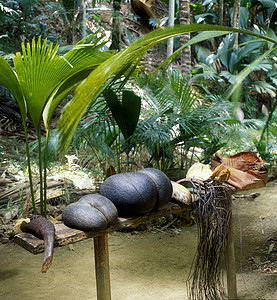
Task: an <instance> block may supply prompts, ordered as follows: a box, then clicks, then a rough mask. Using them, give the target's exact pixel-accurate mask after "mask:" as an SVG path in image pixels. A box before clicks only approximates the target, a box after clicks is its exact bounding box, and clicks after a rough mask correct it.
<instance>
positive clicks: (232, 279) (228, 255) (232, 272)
mask: <svg viewBox="0 0 277 300" xmlns="http://www.w3.org/2000/svg"><path fill="white" fill-rule="evenodd" d="M225 260H226V269H227V289H228V299H229V300H236V299H237V298H238V296H237V278H236V260H235V249H234V237H233V221H232V216H231V218H230V223H229V232H228V236H227V246H226V252H225Z"/></svg>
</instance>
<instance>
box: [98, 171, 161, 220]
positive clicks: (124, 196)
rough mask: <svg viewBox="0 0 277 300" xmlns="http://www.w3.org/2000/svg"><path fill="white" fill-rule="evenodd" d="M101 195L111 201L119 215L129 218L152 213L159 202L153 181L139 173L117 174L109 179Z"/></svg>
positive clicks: (101, 189)
mask: <svg viewBox="0 0 277 300" xmlns="http://www.w3.org/2000/svg"><path fill="white" fill-rule="evenodd" d="M100 194H101V195H103V196H105V197H107V198H108V199H110V200H111V201H112V202H113V203H114V205H115V206H116V208H117V210H118V215H119V216H122V217H129V216H133V215H136V214H143V213H147V212H149V211H151V210H152V209H153V208H154V207H155V205H156V200H157V189H156V186H155V183H154V182H153V180H151V179H149V177H148V176H146V175H145V174H142V173H138V172H127V173H120V174H115V175H112V176H110V177H108V178H107V179H106V180H105V181H104V182H103V183H102V185H101V187H100Z"/></svg>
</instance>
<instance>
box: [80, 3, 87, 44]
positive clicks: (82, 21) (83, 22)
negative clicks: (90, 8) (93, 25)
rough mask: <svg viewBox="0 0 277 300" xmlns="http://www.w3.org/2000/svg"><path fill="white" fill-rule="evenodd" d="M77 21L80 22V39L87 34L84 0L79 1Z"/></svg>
mask: <svg viewBox="0 0 277 300" xmlns="http://www.w3.org/2000/svg"><path fill="white" fill-rule="evenodd" d="M79 22H80V28H79V30H80V33H79V37H80V40H82V39H83V38H85V37H86V36H87V27H86V4H85V1H84V0H81V1H80V6H79Z"/></svg>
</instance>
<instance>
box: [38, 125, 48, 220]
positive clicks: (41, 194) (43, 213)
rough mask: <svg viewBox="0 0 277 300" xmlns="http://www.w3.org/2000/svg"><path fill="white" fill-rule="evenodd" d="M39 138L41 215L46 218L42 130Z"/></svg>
mask: <svg viewBox="0 0 277 300" xmlns="http://www.w3.org/2000/svg"><path fill="white" fill-rule="evenodd" d="M37 137H38V159H39V179H40V180H39V189H40V214H41V215H42V216H44V217H45V216H46V211H44V197H43V170H42V153H41V132H40V129H39V130H38V132H37Z"/></svg>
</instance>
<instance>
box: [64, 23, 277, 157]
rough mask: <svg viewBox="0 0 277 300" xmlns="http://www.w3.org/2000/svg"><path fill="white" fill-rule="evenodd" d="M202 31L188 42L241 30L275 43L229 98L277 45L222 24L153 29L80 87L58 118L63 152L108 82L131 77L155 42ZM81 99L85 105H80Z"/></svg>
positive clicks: (247, 69) (227, 95)
mask: <svg viewBox="0 0 277 300" xmlns="http://www.w3.org/2000/svg"><path fill="white" fill-rule="evenodd" d="M199 31H206V32H204V33H200V34H198V35H197V36H196V37H194V38H192V39H191V40H190V41H189V42H188V43H187V45H191V44H194V43H198V42H201V41H203V40H207V39H210V38H214V37H217V36H220V35H224V34H227V33H230V32H238V33H242V34H249V35H252V36H256V37H258V38H260V39H261V40H266V41H269V42H271V43H272V44H273V45H274V46H273V47H272V48H271V49H270V50H268V51H266V52H265V53H263V54H262V55H261V56H259V57H258V58H257V59H256V60H254V61H253V62H252V63H251V64H249V65H248V66H247V67H245V68H244V69H243V70H242V71H241V72H240V73H239V74H238V75H237V76H236V78H235V82H234V84H233V85H231V86H230V88H228V89H227V90H226V92H225V95H224V96H225V98H226V99H228V98H230V96H231V95H233V94H234V91H238V89H239V87H240V85H241V83H242V82H243V80H244V79H245V78H246V77H247V76H248V75H249V74H250V73H251V72H252V71H253V70H254V69H255V67H256V66H257V65H258V64H259V63H260V62H261V61H262V60H263V59H265V58H266V57H268V56H269V55H270V54H271V53H273V52H274V51H275V50H276V49H277V46H276V40H275V39H274V38H271V37H267V36H262V35H260V34H258V33H254V32H249V31H245V30H239V29H233V28H228V27H222V26H211V25H208V26H207V25H196V24H192V25H183V26H176V27H174V28H166V29H161V30H157V31H155V32H152V33H150V34H148V35H146V36H144V37H142V38H140V39H138V40H136V41H135V42H133V43H132V44H131V45H130V46H129V47H127V48H126V49H124V50H122V51H120V52H119V53H117V54H116V55H114V56H113V57H112V58H111V59H109V60H107V61H105V62H104V63H102V64H101V65H99V66H98V67H97V68H96V69H95V70H94V71H92V72H91V74H90V75H89V76H88V77H87V79H86V80H85V81H84V82H83V84H82V85H80V86H78V87H77V89H76V93H75V96H74V97H73V98H72V100H71V101H70V102H69V103H68V105H67V106H66V107H65V108H64V110H63V113H62V115H61V118H60V119H59V121H58V138H59V144H60V146H61V145H62V147H61V150H62V153H65V151H66V149H67V148H68V146H69V145H70V142H71V140H72V137H73V135H74V132H75V129H76V127H77V125H78V123H79V121H80V119H81V117H82V116H83V114H84V113H85V111H86V109H87V107H88V106H89V105H91V103H94V102H95V99H96V97H97V95H99V93H100V92H101V90H103V89H104V88H106V87H107V86H112V85H113V83H114V82H115V81H116V80H117V79H118V78H120V77H121V76H122V75H123V74H124V75H125V77H124V78H125V81H127V79H128V78H129V77H130V76H131V75H132V74H133V72H134V71H135V70H136V67H137V65H138V63H139V61H140V59H141V58H142V56H143V55H144V54H145V53H146V51H147V50H148V49H150V48H151V47H152V46H154V45H155V44H157V43H159V42H161V41H164V40H166V39H167V38H169V37H174V36H177V35H180V34H183V33H185V32H199ZM179 53H180V50H178V51H176V52H175V53H174V54H173V57H172V58H170V59H173V58H175V57H176V56H177V55H178V54H179ZM170 59H169V60H166V61H165V62H164V64H167V63H168V62H169V61H170ZM81 100H82V105H81V106H80V101H81Z"/></svg>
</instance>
